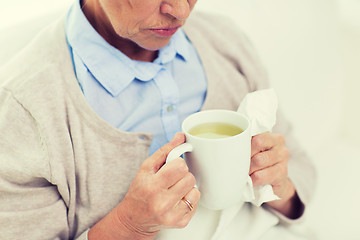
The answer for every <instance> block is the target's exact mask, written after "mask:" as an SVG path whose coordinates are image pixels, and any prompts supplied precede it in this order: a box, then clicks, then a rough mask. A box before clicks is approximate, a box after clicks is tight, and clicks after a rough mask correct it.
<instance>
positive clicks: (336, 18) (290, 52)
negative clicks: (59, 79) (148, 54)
mask: <svg viewBox="0 0 360 240" xmlns="http://www.w3.org/2000/svg"><path fill="white" fill-rule="evenodd" d="M33 1H34V2H36V1H38V2H39V3H42V4H44V3H45V1H43V0H33ZM69 2H70V0H68V1H64V2H63V4H64V6H63V7H61V8H57V9H54V8H51V10H49V9H50V8H47V6H46V7H44V9H43V11H38V12H39V13H38V14H36V15H32V16H27V17H25V18H24V19H23V20H21V19H20V18H19V17H18V16H16V15H15V13H14V22H16V23H14V22H12V21H10V20H9V19H7V21H5V22H4V21H2V23H1V24H0V32H1V34H0V66H1V65H3V64H4V63H5V62H6V60H7V59H9V58H10V57H11V56H13V55H14V54H16V52H18V51H19V50H20V49H21V48H23V46H24V45H25V44H26V43H27V42H28V41H29V40H30V39H31V38H32V37H33V36H34V35H35V34H36V33H37V32H38V31H39V29H41V28H42V27H43V26H44V25H45V24H46V23H48V22H49V21H50V20H51V19H53V18H55V17H56V16H59V15H60V13H61V12H62V9H63V8H64V7H66V6H67V5H68V3H69ZM8 4H11V2H10V3H8ZM14 4H15V1H14ZM58 4H59V3H58ZM47 5H49V6H50V3H49V2H48V3H47ZM196 8H197V9H199V10H206V11H213V12H218V13H222V14H226V15H229V16H230V17H232V18H234V20H235V21H236V22H237V23H238V25H239V27H241V28H243V29H244V31H246V32H247V33H248V35H249V37H250V38H251V39H252V40H253V42H254V44H255V46H256V47H257V49H258V50H259V54H260V56H261V57H262V59H263V60H264V63H265V65H266V66H267V69H268V71H269V76H270V79H271V82H272V84H273V86H274V88H275V90H276V91H277V93H278V96H279V99H280V104H281V106H282V108H283V110H284V112H285V113H286V115H287V117H288V118H289V119H290V120H291V121H292V122H293V124H294V128H295V133H296V135H297V137H298V139H299V140H300V141H301V143H302V144H303V145H304V146H305V147H306V148H307V149H308V151H309V153H310V155H311V156H312V158H313V160H314V162H315V164H316V166H317V168H318V173H319V184H318V188H317V193H316V195H315V196H314V201H313V203H312V205H311V206H310V207H309V213H308V215H307V220H306V222H305V224H306V225H308V226H310V227H311V228H312V229H313V230H314V231H315V233H316V234H317V236H318V239H327V240H332V239H334V240H335V239H346V240H352V239H354V240H355V239H360V227H359V224H360V205H359V202H360V188H359V187H358V186H357V184H360V174H358V169H360V153H359V151H358V150H359V149H360V140H359V138H358V135H360V124H359V123H360V108H359V107H358V103H360V96H359V94H358V93H357V91H359V90H358V89H360V81H359V80H360V74H359V72H358V71H357V68H358V66H357V65H358V64H359V62H360V61H359V60H360V44H359V42H360V27H359V26H357V25H356V24H352V23H351V21H348V20H347V19H345V20H346V21H345V20H344V18H342V16H341V15H339V12H338V11H337V10H338V9H337V8H336V5H335V2H334V1H332V0H327V1H325V0H303V1H296V0H273V1H261V0H251V1H250V0H249V1H247V0H224V1H217V0H204V1H201V0H200V1H199V2H198V5H197V6H196ZM0 13H1V12H0ZM8 16H11V15H8ZM15 20H16V21H15Z"/></svg>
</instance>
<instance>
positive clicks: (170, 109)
mask: <svg viewBox="0 0 360 240" xmlns="http://www.w3.org/2000/svg"><path fill="white" fill-rule="evenodd" d="M173 110H174V107H173V106H171V105H170V106H168V107H167V108H166V111H167V112H172V111H173Z"/></svg>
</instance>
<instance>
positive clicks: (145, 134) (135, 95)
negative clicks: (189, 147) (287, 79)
mask: <svg viewBox="0 0 360 240" xmlns="http://www.w3.org/2000/svg"><path fill="white" fill-rule="evenodd" d="M195 3H196V0H151V1H144V0H83V1H78V0H77V1H75V3H74V5H73V6H72V7H71V9H70V10H69V12H68V14H67V15H66V17H64V18H62V19H60V20H59V21H57V22H55V23H53V24H51V25H49V26H48V27H47V28H46V29H44V30H43V31H42V32H41V33H40V34H39V35H38V36H37V37H36V39H35V40H34V41H33V42H32V43H30V44H29V46H28V47H27V48H26V49H25V50H23V51H22V52H21V53H20V54H19V55H18V56H17V57H16V58H15V59H13V60H12V61H11V62H10V63H9V64H7V65H6V66H5V67H4V68H3V69H2V70H1V72H0V79H1V89H0V131H1V133H2V134H1V137H0V219H1V224H0V238H1V239H89V240H91V239H117V240H120V239H156V238H157V237H158V236H159V232H160V233H161V230H163V229H169V228H184V227H185V226H187V225H188V224H189V222H190V220H191V219H192V217H193V216H194V214H196V211H197V208H198V207H199V208H200V206H198V201H199V198H200V192H199V191H198V189H196V188H194V187H193V186H194V184H195V178H194V176H193V175H192V173H191V172H189V170H188V168H187V166H186V163H185V162H184V160H183V159H182V158H178V159H176V160H174V161H172V162H170V163H167V164H165V159H166V156H167V154H168V153H169V152H170V151H171V150H172V149H173V148H174V147H176V146H178V145H180V144H181V143H183V142H184V141H185V139H184V135H183V134H180V133H177V132H179V131H180V130H181V129H180V124H181V122H182V120H183V119H184V118H185V117H186V116H188V115H190V114H192V113H194V112H198V111H200V110H204V109H215V108H222V109H232V110H236V108H237V107H238V106H237V105H238V103H239V102H240V101H241V99H242V98H243V97H244V96H245V94H246V93H248V92H252V91H255V90H258V89H263V88H267V87H268V82H267V80H266V76H265V74H264V71H263V69H262V67H261V65H260V64H259V61H258V59H257V57H256V55H255V54H254V51H253V49H252V47H251V45H250V44H249V43H248V41H247V39H246V37H244V35H243V34H242V33H241V32H238V31H235V29H234V25H233V24H232V23H231V22H229V21H227V20H225V19H221V18H219V17H215V16H210V15H207V14H200V13H194V15H192V16H191V17H190V18H189V19H188V17H189V15H190V12H191V11H192V9H193V8H194V5H195ZM186 20H188V21H187V23H186V25H185V22H186ZM184 25H185V26H184ZM274 132H276V133H277V134H272V133H264V134H260V135H257V136H255V137H253V139H252V159H251V167H250V172H249V174H250V176H251V177H252V179H253V182H254V185H261V184H271V185H272V186H273V189H274V192H275V194H276V195H278V196H279V197H280V198H281V199H280V200H276V201H272V202H269V203H267V204H264V206H263V207H262V208H263V209H264V211H268V212H269V213H270V214H272V215H274V216H276V217H277V218H278V219H280V220H279V223H280V224H281V223H286V224H289V223H291V222H293V220H294V219H299V218H301V216H302V215H303V212H304V209H305V206H306V204H307V203H308V201H309V199H310V196H311V195H312V191H313V185H314V184H313V182H314V171H313V167H312V164H311V162H310V161H309V160H308V159H307V157H306V155H305V154H304V152H303V151H302V150H301V148H300V147H299V146H298V144H297V143H296V141H295V140H294V139H293V138H292V136H291V132H290V127H289V124H288V123H287V122H286V121H285V120H284V119H283V118H282V116H281V115H279V116H278V123H277V125H276V126H275V128H274ZM285 142H286V146H285ZM289 153H290V155H291V157H290V156H289ZM288 173H289V174H288ZM305 174H306V175H305ZM204 227H205V229H206V227H207V226H206V225H205V226H204ZM208 231H209V232H211V231H213V229H208ZM238 237H239V239H241V236H238Z"/></svg>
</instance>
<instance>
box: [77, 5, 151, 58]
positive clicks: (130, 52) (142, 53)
mask: <svg viewBox="0 0 360 240" xmlns="http://www.w3.org/2000/svg"><path fill="white" fill-rule="evenodd" d="M81 8H82V11H83V12H84V14H85V16H86V18H87V19H88V21H89V22H90V24H91V25H92V26H93V27H94V29H95V30H96V31H97V32H98V33H99V34H100V35H101V36H102V37H103V38H104V39H105V41H107V42H108V43H109V44H110V45H112V46H113V47H115V48H117V49H118V50H120V51H121V52H122V53H124V54H125V55H126V56H128V57H129V58H130V59H133V60H138V61H144V62H152V61H154V60H155V59H156V57H157V55H158V51H151V50H147V49H144V48H142V47H140V46H139V45H137V44H136V43H135V42H133V41H131V40H129V39H126V38H122V37H120V36H119V35H118V34H117V33H116V32H115V30H114V28H113V26H112V25H111V22H110V20H109V19H108V17H107V16H106V14H105V12H104V11H103V9H102V7H101V5H100V3H99V1H86V4H84V1H81Z"/></svg>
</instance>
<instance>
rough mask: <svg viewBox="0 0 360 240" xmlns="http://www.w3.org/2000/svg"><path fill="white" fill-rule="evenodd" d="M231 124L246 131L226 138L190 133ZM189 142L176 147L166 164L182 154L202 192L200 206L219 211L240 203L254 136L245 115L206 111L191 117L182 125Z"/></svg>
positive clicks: (233, 112)
mask: <svg viewBox="0 0 360 240" xmlns="http://www.w3.org/2000/svg"><path fill="white" fill-rule="evenodd" d="M215 122H220V123H228V124H232V125H235V126H237V127H239V128H241V129H243V130H244V131H243V132H242V133H240V134H237V135H235V136H227V137H224V138H202V137H199V136H194V135H191V134H190V133H189V131H190V130H191V129H192V128H193V127H195V126H198V125H200V124H204V123H215ZM182 131H183V133H184V134H185V136H186V142H185V143H184V144H182V145H180V146H178V147H176V148H174V149H173V150H172V151H171V152H170V153H169V155H168V157H167V161H172V160H174V159H176V158H178V157H179V156H181V155H182V154H184V159H185V161H186V163H187V165H188V167H189V170H190V172H191V173H192V174H194V176H195V178H196V187H198V189H199V191H200V192H201V198H200V200H199V203H200V204H201V205H202V206H204V207H206V208H209V209H213V210H219V209H225V208H227V207H230V206H232V205H233V204H236V203H240V202H241V201H242V198H243V191H244V190H245V187H246V185H247V182H248V178H249V168H250V157H251V133H250V122H249V120H248V118H247V117H245V116H244V115H242V114H240V113H238V112H235V111H229V110H206V111H201V112H198V113H194V114H192V115H190V116H188V117H187V118H186V119H185V120H184V121H183V123H182Z"/></svg>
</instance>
